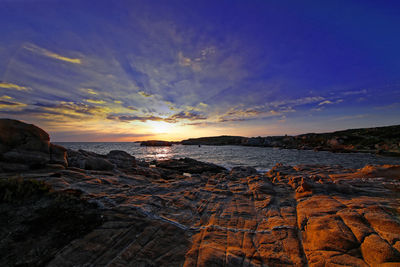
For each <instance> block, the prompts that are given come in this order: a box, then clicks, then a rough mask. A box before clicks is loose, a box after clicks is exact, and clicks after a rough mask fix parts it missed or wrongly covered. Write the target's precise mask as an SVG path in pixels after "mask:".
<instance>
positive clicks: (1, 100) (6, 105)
mask: <svg viewBox="0 0 400 267" xmlns="http://www.w3.org/2000/svg"><path fill="white" fill-rule="evenodd" d="M26 106H27V104H25V103H21V102H18V101H15V100H14V99H13V98H12V97H10V96H7V95H3V96H1V97H0V110H2V111H5V110H14V111H15V110H21V109H22V108H24V107H26Z"/></svg>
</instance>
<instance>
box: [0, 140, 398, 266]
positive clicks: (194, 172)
mask: <svg viewBox="0 0 400 267" xmlns="http://www.w3.org/2000/svg"><path fill="white" fill-rule="evenodd" d="M14 146H15V147H18V144H14ZM67 153H68V162H69V167H68V168H66V169H62V168H55V166H54V165H51V164H50V165H45V167H43V168H42V169H35V170H33V171H31V170H25V171H19V172H18V173H16V172H8V173H2V174H0V177H1V181H8V182H9V183H15V181H17V183H19V182H21V183H24V182H27V181H35V183H40V184H42V183H45V184H46V186H48V188H50V189H49V190H50V191H51V192H54V194H63V195H67V196H68V197H67V198H66V199H67V200H66V203H67V204H65V205H66V206H63V207H64V208H63V209H64V210H66V212H71V214H74V215H73V216H75V217H76V218H77V220H78V219H79V220H80V219H82V220H83V221H85V220H92V219H93V223H92V224H91V225H92V227H88V228H85V229H81V230H80V231H78V230H76V231H77V232H79V233H80V235H79V236H76V235H71V237H70V238H69V239H67V238H66V239H65V240H66V241H65V243H60V242H57V240H60V239H63V237H64V236H65V235H66V234H68V233H70V232H71V231H75V229H76V227H77V225H78V224H76V222H77V221H76V220H72V221H69V222H70V228H68V227H67V226H68V224H65V223H64V224H62V225H63V227H67V228H63V227H61V228H62V229H58V228H52V227H50V225H53V224H50V223H49V226H48V228H46V229H47V230H48V231H47V232H41V236H39V237H40V238H39V239H40V245H39V243H35V242H28V241H23V240H21V239H23V237H24V236H27V237H29V238H31V239H32V240H35V238H38V237H36V236H34V230H32V229H34V228H29V227H28V228H27V227H26V225H28V226H29V225H38V224H39V223H38V222H42V223H44V224H45V223H46V220H51V217H50V218H49V215H48V214H47V213H43V212H42V211H41V209H40V208H39V209H38V207H40V205H45V204H43V203H52V202H51V201H50V202H49V197H48V196H47V195H46V194H47V193H46V194H44V195H39V196H37V195H36V194H33V195H34V197H33V199H32V198H30V197H29V196H30V194H31V193H29V192H36V191H32V190H30V189H29V188H28V189H24V190H22V189H21V188H25V187H24V186H14V187H12V188H11V187H7V189H3V190H2V188H4V187H1V186H0V198H1V199H5V200H7V201H8V202H7V201H3V202H2V203H0V211H1V212H0V216H2V218H1V220H0V225H1V226H2V230H3V229H5V230H4V231H0V238H1V240H2V241H1V242H0V251H1V252H0V253H5V254H0V256H1V255H6V254H7V251H12V255H13V256H12V257H6V256H4V257H3V256H2V257H0V265H1V266H15V265H30V266H37V265H43V264H46V265H47V266H198V267H201V266H376V265H379V264H386V265H385V266H398V265H399V264H400V219H399V218H400V194H399V192H400V166H366V167H365V168H362V169H360V170H353V169H344V168H342V167H339V166H318V165H313V166H311V165H299V166H294V167H292V166H283V165H281V164H278V165H276V166H275V167H274V168H272V169H271V170H270V171H269V172H267V173H257V172H256V170H255V169H253V168H249V167H237V168H233V169H232V170H231V171H227V170H225V169H223V168H219V169H216V168H215V167H213V171H212V172H211V171H209V169H208V168H209V167H210V166H208V164H207V163H199V162H198V161H194V160H191V159H181V160H170V161H165V162H153V163H151V164H150V165H147V164H142V163H140V162H139V161H137V162H136V161H135V160H134V158H133V157H132V156H130V155H129V154H125V153H124V152H120V151H118V152H110V153H109V154H108V155H98V154H95V153H92V152H88V151H75V152H74V151H69V150H68V152H67ZM74 153H75V154H74ZM125 159H126V160H125ZM94 162H96V163H94ZM105 162H107V163H105ZM126 162H128V163H126ZM139 163H140V164H139ZM16 176H17V177H19V178H18V179H17V180H15V179H16ZM6 179H7V180H6ZM10 188H11V189H10ZM15 192H20V193H18V194H15ZM21 192H22V193H21ZM21 194H22V195H23V196H25V195H27V196H28V197H27V198H24V199H29V200H28V201H27V202H26V201H25V202H24V201H22V202H20V201H11V202H10V199H11V200H12V199H14V196H15V195H17V196H20V195H21ZM70 198H74V199H75V200H73V201H72V200H68V199H70ZM16 199H18V198H16ZM50 199H51V197H50ZM28 203H30V204H29V205H31V206H29V205H28ZM68 203H69V204H68ZM46 205H47V204H46ZM49 205H50V204H49ZM75 205H76V207H77V208H76V209H73V207H74V206H75ZM86 205H95V206H96V207H97V208H90V209H89V208H88V213H85V212H84V209H82V207H86ZM27 207H28V208H27ZM32 207H36V208H32ZM87 207H88V206H87ZM27 209H30V211H29V213H25V217H24V216H22V217H21V214H24V211H26V210H27ZM17 211H18V212H17ZM67 214H68V213H67ZM90 214H94V215H93V216H95V217H91V216H92V215H90ZM4 216H7V218H6V219H3V218H4ZM63 216H64V215H63ZM63 216H61V215H60V216H59V217H57V218H61V219H62V218H64V219H65V218H66V217H65V216H64V217H63ZM30 218H32V220H33V221H32V220H31V219H30ZM90 218H92V219H90ZM54 220H55V221H54V222H58V221H57V220H56V219H54ZM79 220H78V221H79ZM54 222H53V223H54ZM24 227H25V228H24ZM21 229H22V230H21ZM29 229H31V230H29ZM21 231H22V232H21ZM19 233H23V236H21V234H19ZM72 239H74V240H72ZM55 244H56V245H55ZM15 246H19V247H18V249H16V248H15ZM36 248H38V249H36ZM35 251H36V252H35ZM43 251H47V253H45V254H43V253H42V252H43ZM35 253H36V254H35ZM35 255H36V256H35Z"/></svg>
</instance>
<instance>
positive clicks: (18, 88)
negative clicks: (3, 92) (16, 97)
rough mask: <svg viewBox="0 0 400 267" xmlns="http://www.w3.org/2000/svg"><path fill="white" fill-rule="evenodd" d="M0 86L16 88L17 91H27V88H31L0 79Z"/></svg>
mask: <svg viewBox="0 0 400 267" xmlns="http://www.w3.org/2000/svg"><path fill="white" fill-rule="evenodd" d="M0 88H4V89H14V90H17V91H29V90H31V89H30V88H29V87H26V86H21V85H17V84H14V83H8V82H1V81H0Z"/></svg>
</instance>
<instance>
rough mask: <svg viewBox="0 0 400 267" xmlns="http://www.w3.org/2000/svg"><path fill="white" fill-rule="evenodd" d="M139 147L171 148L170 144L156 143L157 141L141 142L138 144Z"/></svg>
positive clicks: (165, 142) (164, 142)
mask: <svg viewBox="0 0 400 267" xmlns="http://www.w3.org/2000/svg"><path fill="white" fill-rule="evenodd" d="M140 145H141V146H172V143H171V142H167V141H157V140H151V141H143V142H141V143H140Z"/></svg>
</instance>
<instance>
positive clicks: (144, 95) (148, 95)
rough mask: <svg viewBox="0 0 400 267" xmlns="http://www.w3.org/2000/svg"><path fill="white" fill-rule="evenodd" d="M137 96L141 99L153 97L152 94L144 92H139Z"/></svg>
mask: <svg viewBox="0 0 400 267" xmlns="http://www.w3.org/2000/svg"><path fill="white" fill-rule="evenodd" d="M138 94H139V95H141V96H143V97H152V96H153V95H152V94H149V93H146V92H144V91H139V92H138Z"/></svg>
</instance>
